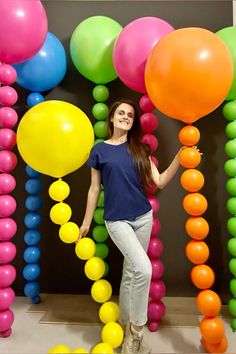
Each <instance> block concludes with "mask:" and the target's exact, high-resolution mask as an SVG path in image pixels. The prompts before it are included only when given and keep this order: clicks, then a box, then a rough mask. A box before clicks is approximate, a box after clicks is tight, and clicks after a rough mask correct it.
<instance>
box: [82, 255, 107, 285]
mask: <svg viewBox="0 0 236 354" xmlns="http://www.w3.org/2000/svg"><path fill="white" fill-rule="evenodd" d="M84 272H85V274H86V276H87V277H88V278H89V279H90V280H98V279H100V278H102V276H103V274H104V272H105V264H104V262H103V260H102V259H101V258H99V257H92V258H90V259H89V260H87V262H86V263H85V266H84Z"/></svg>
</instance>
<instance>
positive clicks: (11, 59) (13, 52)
mask: <svg viewBox="0 0 236 354" xmlns="http://www.w3.org/2000/svg"><path fill="white" fill-rule="evenodd" d="M0 13H1V22H0V62H5V63H8V64H11V63H19V62H21V61H24V60H27V59H29V58H31V57H32V56H33V55H34V54H35V53H37V52H38V50H39V49H40V48H41V47H42V45H43V42H44V40H45V37H46V34H47V26H48V23H47V16H46V13H45V10H44V7H43V5H42V3H41V1H39V0H35V1H28V0H17V1H11V0H6V1H1V2H0Z"/></svg>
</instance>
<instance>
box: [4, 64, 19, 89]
mask: <svg viewBox="0 0 236 354" xmlns="http://www.w3.org/2000/svg"><path fill="white" fill-rule="evenodd" d="M16 77H17V74H16V70H15V68H14V67H13V66H11V65H8V64H2V65H0V84H2V85H11V84H13V83H14V82H15V81H16Z"/></svg>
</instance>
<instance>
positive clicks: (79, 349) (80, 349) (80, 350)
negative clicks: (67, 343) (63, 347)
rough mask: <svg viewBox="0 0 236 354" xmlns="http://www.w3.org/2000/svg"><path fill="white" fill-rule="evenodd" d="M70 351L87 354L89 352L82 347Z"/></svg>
mask: <svg viewBox="0 0 236 354" xmlns="http://www.w3.org/2000/svg"><path fill="white" fill-rule="evenodd" d="M71 353H78V354H88V353H89V352H88V351H87V350H86V349H84V348H76V349H74V350H72V352H71Z"/></svg>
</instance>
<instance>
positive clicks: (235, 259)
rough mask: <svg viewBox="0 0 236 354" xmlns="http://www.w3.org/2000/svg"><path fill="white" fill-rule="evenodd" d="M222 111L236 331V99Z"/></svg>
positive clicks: (234, 327) (231, 308)
mask: <svg viewBox="0 0 236 354" xmlns="http://www.w3.org/2000/svg"><path fill="white" fill-rule="evenodd" d="M222 112H223V115H224V117H225V118H226V119H227V121H229V123H227V125H226V128H225V134H226V136H227V138H228V139H229V140H228V141H227V143H226V144H225V154H226V155H227V157H228V158H229V159H228V160H227V161H226V162H225V164H224V171H225V173H226V174H227V176H229V177H230V178H229V179H228V180H227V182H226V190H227V192H228V193H229V194H230V198H229V199H228V201H227V203H226V208H227V210H228V212H229V213H230V214H231V217H230V218H229V219H228V221H227V230H228V232H229V233H230V235H231V236H232V237H231V238H230V239H229V241H228V243H227V249H228V252H229V254H230V256H231V257H232V258H231V259H230V261H229V270H230V272H231V273H232V275H233V276H234V278H233V279H231V281H230V285H229V288H230V291H231V294H232V295H233V298H231V299H230V300H229V303H228V310H229V313H230V314H231V315H232V316H233V319H232V321H231V328H232V330H233V331H236V101H229V102H227V103H226V104H225V105H224V107H223V111H222Z"/></svg>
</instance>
